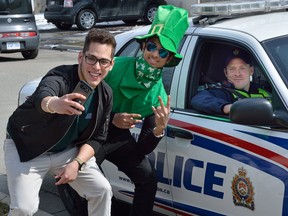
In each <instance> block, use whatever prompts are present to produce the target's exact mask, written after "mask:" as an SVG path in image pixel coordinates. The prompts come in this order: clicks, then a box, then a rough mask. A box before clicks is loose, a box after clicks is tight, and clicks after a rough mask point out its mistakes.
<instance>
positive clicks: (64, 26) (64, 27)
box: [54, 23, 72, 30]
mask: <svg viewBox="0 0 288 216" xmlns="http://www.w3.org/2000/svg"><path fill="white" fill-rule="evenodd" d="M54 25H55V26H56V27H57V28H58V29H60V30H69V29H70V28H71V27H72V24H65V23H54Z"/></svg>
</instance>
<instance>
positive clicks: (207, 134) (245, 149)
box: [20, 0, 288, 216]
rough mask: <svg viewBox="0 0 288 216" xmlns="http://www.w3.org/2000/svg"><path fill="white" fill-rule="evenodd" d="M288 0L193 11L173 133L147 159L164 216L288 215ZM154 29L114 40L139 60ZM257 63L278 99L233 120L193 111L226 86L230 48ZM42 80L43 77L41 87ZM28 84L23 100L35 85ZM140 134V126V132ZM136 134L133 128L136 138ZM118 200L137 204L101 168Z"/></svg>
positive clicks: (127, 186) (243, 110)
mask: <svg viewBox="0 0 288 216" xmlns="http://www.w3.org/2000/svg"><path fill="white" fill-rule="evenodd" d="M286 8H288V1H287V0H270V1H269V0H266V1H264V0H263V1H261V0H258V1H236V2H233V1H225V2H220V3H204V4H195V5H192V6H191V12H192V14H194V15H197V16H196V17H194V18H193V19H192V20H191V24H190V27H189V28H188V30H187V32H186V34H185V36H184V38H183V40H182V43H181V45H180V47H179V52H180V53H181V54H182V55H183V56H184V58H183V60H182V61H181V62H180V64H179V65H178V66H177V67H175V68H165V70H164V77H163V82H164V84H165V88H166V91H167V93H168V94H170V95H171V98H172V101H171V116H170V120H169V124H168V127H167V129H166V135H165V137H164V138H163V139H162V140H161V142H160V143H159V145H158V146H157V148H156V149H155V150H154V151H153V152H152V153H151V154H149V155H148V156H147V157H149V159H150V161H151V163H152V164H153V165H154V166H155V168H156V170H157V174H158V179H159V183H158V192H157V195H156V199H155V205H154V210H155V212H158V213H161V214H162V215H185V216H186V215H201V216H204V215H207V216H216V215H217V216H220V215H233V216H243V215H245V216H252V215H253V216H255V215H257V216H264V215H265V216H266V215H267V216H268V215H273V216H281V215H282V216H287V215H288V159H287V157H288V97H287V95H288V88H287V87H288V28H287V26H288V12H286ZM148 30H149V26H147V27H144V28H140V29H137V30H133V31H131V32H127V33H123V34H121V35H117V37H116V39H117V42H118V47H117V51H118V52H117V55H126V56H127V55H128V56H138V55H141V50H140V48H139V45H138V44H137V42H136V41H135V40H134V37H135V36H137V35H143V34H146V33H147V31H148ZM231 48H233V49H235V52H237V50H238V49H241V50H245V51H246V52H248V53H249V54H250V56H251V59H252V61H253V66H254V70H255V72H254V75H253V77H252V78H251V79H252V80H253V81H254V82H256V83H258V84H259V85H260V86H261V87H262V88H263V89H265V90H267V91H269V92H271V93H272V101H271V103H270V102H267V100H265V99H259V98H258V99H257V98H249V99H243V100H239V101H237V102H236V103H234V104H233V106H232V109H231V114H230V116H224V115H208V114H204V113H200V112H197V111H195V110H193V109H192V108H191V107H190V105H189V103H190V100H191V97H192V96H193V95H195V94H196V93H197V92H198V91H201V90H202V89H205V88H206V87H207V86H209V85H211V84H213V83H217V82H219V81H221V80H223V79H224V73H223V61H224V58H225V55H224V53H225V51H226V50H228V49H231ZM38 82H39V80H38ZM36 85H37V81H36V82H35V81H34V83H32V84H31V83H28V84H26V85H24V87H23V88H22V90H21V92H20V103H21V101H23V100H24V98H25V97H26V96H28V95H30V94H31V92H32V91H33V90H34V89H35V88H36ZM139 127H140V126H139ZM139 130H140V129H139V128H138V129H137V128H136V129H135V130H133V134H134V135H135V138H136V139H137V136H138V133H139ZM102 170H103V173H104V174H105V176H106V177H107V179H109V181H110V183H111V185H112V187H113V192H114V197H115V200H118V201H124V202H127V203H131V202H132V198H133V193H134V186H133V182H131V181H130V179H129V178H128V177H127V176H126V175H125V174H124V173H122V172H120V171H118V169H117V167H116V166H114V165H113V164H111V163H110V162H107V161H104V163H103V164H102Z"/></svg>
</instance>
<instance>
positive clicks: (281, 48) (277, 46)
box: [263, 35, 288, 86]
mask: <svg viewBox="0 0 288 216" xmlns="http://www.w3.org/2000/svg"><path fill="white" fill-rule="evenodd" d="M263 45H264V48H265V50H266V52H267V53H268V55H269V57H270V58H271V60H272V62H273V63H274V65H275V67H276V68H277V70H278V71H279V73H280V75H281V77H282V79H283V80H284V82H285V83H286V86H288V35H285V36H282V37H278V38H273V39H271V40H268V41H265V42H264V43H263Z"/></svg>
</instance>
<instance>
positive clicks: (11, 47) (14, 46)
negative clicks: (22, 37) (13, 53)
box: [7, 42, 20, 50]
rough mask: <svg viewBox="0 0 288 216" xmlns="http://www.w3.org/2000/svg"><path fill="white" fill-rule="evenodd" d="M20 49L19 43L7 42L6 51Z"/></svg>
mask: <svg viewBox="0 0 288 216" xmlns="http://www.w3.org/2000/svg"><path fill="white" fill-rule="evenodd" d="M17 49H20V42H7V50H17Z"/></svg>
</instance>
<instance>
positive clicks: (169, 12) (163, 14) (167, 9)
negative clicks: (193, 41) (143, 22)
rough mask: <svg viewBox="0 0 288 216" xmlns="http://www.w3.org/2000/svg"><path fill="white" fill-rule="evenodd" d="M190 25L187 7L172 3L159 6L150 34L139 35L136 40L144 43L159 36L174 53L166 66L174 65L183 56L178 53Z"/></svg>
mask: <svg viewBox="0 0 288 216" xmlns="http://www.w3.org/2000/svg"><path fill="white" fill-rule="evenodd" d="M188 26H189V24H188V12H187V11H186V10H185V9H183V8H178V7H175V6H172V5H162V6H159V7H158V10H157V13H156V15H155V18H154V20H153V23H152V25H151V28H150V30H149V32H148V34H147V35H144V36H138V37H136V40H137V41H138V43H140V44H142V43H143V42H144V41H146V39H147V38H150V37H153V36H158V38H159V40H160V43H161V45H162V46H163V47H164V48H165V49H166V50H169V51H170V52H172V53H174V57H173V59H172V60H171V61H169V62H168V63H167V64H166V65H165V67H174V66H176V65H178V64H179V62H180V61H181V59H182V58H183V57H182V55H180V54H179V53H177V50H178V46H179V43H180V41H181V39H182V37H183V35H184V33H185V31H186V30H187V28H188Z"/></svg>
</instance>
